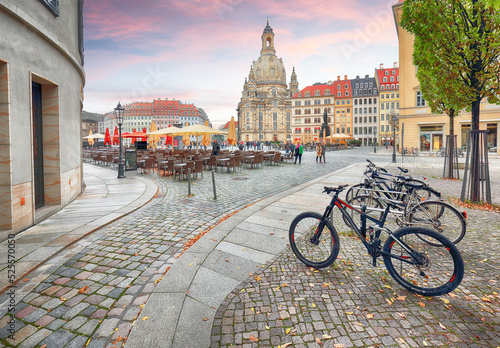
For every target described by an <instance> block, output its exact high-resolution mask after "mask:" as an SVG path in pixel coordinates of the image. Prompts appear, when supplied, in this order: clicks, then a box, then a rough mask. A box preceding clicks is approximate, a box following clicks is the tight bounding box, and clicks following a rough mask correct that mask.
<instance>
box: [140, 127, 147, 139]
mask: <svg viewBox="0 0 500 348" xmlns="http://www.w3.org/2000/svg"><path fill="white" fill-rule="evenodd" d="M142 132H143V133H146V127H144V128H143V129H142ZM141 140H142V141H147V140H148V138H146V137H145V136H144V137H142V139H141Z"/></svg>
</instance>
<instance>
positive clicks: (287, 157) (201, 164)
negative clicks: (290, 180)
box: [84, 147, 293, 179]
mask: <svg viewBox="0 0 500 348" xmlns="http://www.w3.org/2000/svg"><path fill="white" fill-rule="evenodd" d="M118 151H119V150H118V148H115V147H112V148H92V149H86V150H85V151H84V158H86V159H87V160H89V161H90V160H92V161H93V162H94V163H96V164H105V165H113V164H114V163H117V162H118V158H119V153H118ZM266 154H268V156H266V164H270V165H272V164H278V163H282V162H285V161H292V160H293V154H292V153H291V152H289V153H288V154H284V155H282V154H281V153H280V152H278V151H269V152H267V153H266ZM270 154H274V156H269V155H270ZM217 158H228V159H229V161H225V162H221V161H219V162H218V161H217ZM179 161H180V162H179ZM191 161H192V162H193V164H192V165H191V164H188V163H189V162H191ZM178 163H186V166H179V167H180V168H179V169H177V170H176V168H175V164H178ZM218 163H219V164H220V165H219V166H218V165H217V164H218ZM222 163H224V165H222ZM137 164H138V169H140V170H141V173H154V172H157V173H158V174H159V175H160V174H163V175H167V174H168V175H173V176H174V179H177V178H178V177H179V178H186V177H187V169H190V171H191V174H192V175H193V177H196V178H197V177H198V174H200V175H201V176H202V177H203V170H204V169H205V170H207V169H211V170H212V169H218V168H221V167H222V169H223V170H224V169H226V170H227V171H228V172H229V171H230V170H232V171H233V172H234V171H235V170H241V169H242V167H243V165H246V166H247V167H251V168H260V167H262V166H263V165H264V152H263V151H241V150H235V151H233V152H231V151H230V150H229V149H224V150H222V151H221V152H220V154H219V155H218V156H214V155H212V154H211V151H210V150H195V149H184V150H172V149H158V150H152V149H149V150H142V151H137Z"/></svg>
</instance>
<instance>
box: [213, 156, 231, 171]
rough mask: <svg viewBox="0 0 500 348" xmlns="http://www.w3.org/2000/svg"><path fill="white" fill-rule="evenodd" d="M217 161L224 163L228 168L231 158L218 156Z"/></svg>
mask: <svg viewBox="0 0 500 348" xmlns="http://www.w3.org/2000/svg"><path fill="white" fill-rule="evenodd" d="M216 162H219V163H222V166H223V167H224V168H227V165H228V164H229V158H217V159H216ZM227 171H228V172H229V168H227Z"/></svg>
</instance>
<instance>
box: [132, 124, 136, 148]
mask: <svg viewBox="0 0 500 348" xmlns="http://www.w3.org/2000/svg"><path fill="white" fill-rule="evenodd" d="M133 132H134V133H135V128H134V130H133ZM135 141H136V139H135V138H132V145H134V144H135Z"/></svg>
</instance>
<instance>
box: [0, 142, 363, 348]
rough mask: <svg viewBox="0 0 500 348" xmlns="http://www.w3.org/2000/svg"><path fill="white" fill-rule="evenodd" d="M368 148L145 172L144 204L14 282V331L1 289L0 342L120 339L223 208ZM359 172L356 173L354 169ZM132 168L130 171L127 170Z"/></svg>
mask: <svg viewBox="0 0 500 348" xmlns="http://www.w3.org/2000/svg"><path fill="white" fill-rule="evenodd" d="M369 151H370V149H353V150H346V151H339V152H330V153H327V160H328V162H327V163H326V164H316V163H314V153H313V152H306V153H305V154H304V157H303V161H302V164H301V165H298V164H297V165H294V164H283V165H280V166H265V167H264V168H262V169H254V170H247V169H243V170H242V171H241V172H236V173H224V174H222V173H218V174H216V183H217V197H218V199H217V201H216V202H215V201H214V200H213V191H212V178H211V176H210V175H207V173H208V172H205V177H204V178H203V179H199V180H196V181H194V182H193V184H192V193H193V196H192V197H187V184H186V183H185V182H183V183H179V182H173V181H172V179H171V178H169V177H167V178H164V177H158V176H156V175H154V174H153V175H150V178H151V179H153V180H154V181H155V182H156V183H157V185H158V186H159V188H160V190H159V194H158V195H157V196H156V197H155V198H154V199H153V200H152V201H151V202H150V203H148V204H147V205H145V206H144V207H143V208H141V209H139V210H137V211H135V212H134V213H132V214H130V215H128V216H126V217H124V218H122V219H120V220H118V221H116V222H114V223H112V224H110V225H108V226H106V227H104V228H102V229H100V230H98V231H96V232H95V233H93V234H92V235H90V236H88V237H86V238H84V239H82V240H81V241H79V242H77V243H75V244H73V245H72V246H71V247H69V248H67V249H66V250H64V251H63V252H61V253H60V254H58V255H57V256H56V257H54V258H53V259H51V260H49V261H47V262H46V263H45V264H44V265H43V266H41V267H39V268H38V269H36V270H35V271H33V272H32V273H30V274H29V275H28V276H27V277H26V278H25V279H24V281H23V282H21V283H20V284H18V288H17V290H16V308H15V309H16V318H17V320H16V323H15V324H14V325H13V327H15V328H16V332H15V334H14V339H10V338H8V337H9V335H11V334H12V333H11V332H9V328H10V327H12V326H11V324H10V323H9V316H8V315H6V313H7V308H8V306H7V304H8V303H9V294H8V293H6V294H3V295H2V296H0V304H1V306H0V318H1V319H0V347H3V346H19V347H41V346H45V347H50V348H52V347H82V346H84V345H87V346H88V347H118V346H121V345H122V343H123V342H124V340H125V339H126V337H127V336H128V333H129V332H130V329H131V328H132V326H133V325H134V321H135V320H136V319H137V317H138V315H139V313H140V311H141V309H142V306H143V305H144V304H145V303H146V301H147V300H148V297H149V295H150V294H151V293H152V291H153V289H154V288H155V286H156V284H157V283H158V281H159V280H160V279H161V278H162V276H163V274H165V272H166V271H168V269H169V267H170V266H171V265H172V264H173V263H175V261H176V259H177V257H179V255H181V254H182V252H183V251H184V250H185V249H186V248H187V247H189V245H190V244H192V243H193V242H194V241H195V240H196V236H197V235H199V234H201V233H202V232H203V231H206V230H207V229H210V228H211V227H213V226H214V225H215V224H217V223H218V222H219V221H220V220H221V219H223V218H224V217H225V216H228V215H230V214H232V213H234V212H236V211H239V210H241V209H243V208H244V207H245V206H248V205H251V204H252V203H254V202H256V201H258V200H260V199H262V198H265V197H269V196H271V195H273V194H276V193H279V192H282V191H284V190H286V189H288V188H290V187H292V186H294V185H298V184H301V183H304V182H307V181H309V180H312V179H314V178H317V177H320V176H322V175H324V174H327V173H329V172H331V171H333V170H336V169H340V168H342V167H344V166H347V165H350V164H352V163H354V162H356V161H364V160H365V159H366V158H367V156H368V153H369ZM360 174H361V173H360ZM127 175H130V174H127Z"/></svg>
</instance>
